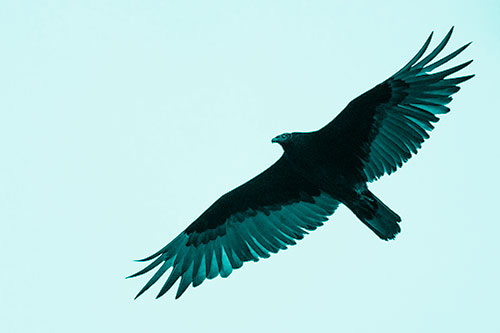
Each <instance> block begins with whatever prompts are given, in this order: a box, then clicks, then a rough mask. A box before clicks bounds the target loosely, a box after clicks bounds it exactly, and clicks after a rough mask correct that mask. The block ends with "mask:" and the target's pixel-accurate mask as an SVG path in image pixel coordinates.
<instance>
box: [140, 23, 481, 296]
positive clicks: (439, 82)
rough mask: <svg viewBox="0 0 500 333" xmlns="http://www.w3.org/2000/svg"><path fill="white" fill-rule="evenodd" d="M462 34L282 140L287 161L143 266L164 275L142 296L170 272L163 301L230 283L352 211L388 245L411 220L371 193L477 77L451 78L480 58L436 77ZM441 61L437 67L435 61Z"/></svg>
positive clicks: (221, 202) (223, 200)
mask: <svg viewBox="0 0 500 333" xmlns="http://www.w3.org/2000/svg"><path fill="white" fill-rule="evenodd" d="M452 32H453V28H452V29H451V30H450V31H449V32H448V34H447V35H446V36H445V37H444V39H443V40H442V41H441V43H440V44H439V45H438V46H437V47H436V48H435V49H434V50H433V51H432V52H430V53H429V55H427V56H426V57H424V58H423V55H424V53H425V51H426V50H427V48H428V46H429V44H430V41H431V38H432V33H431V35H430V36H429V38H428V39H427V40H426V42H425V43H424V45H423V46H422V48H421V49H420V50H419V51H418V53H417V54H416V55H415V57H413V58H412V59H411V60H410V61H409V62H408V63H407V64H406V65H405V66H404V67H403V68H401V70H399V71H398V72H397V73H396V74H394V75H393V76H391V77H390V78H388V79H387V80H385V81H384V82H382V83H380V84H379V85H377V86H376V87H374V88H373V89H371V90H369V91H367V92H366V93H364V94H362V95H361V96H359V97H357V98H356V99H354V100H353V101H351V102H350V103H349V104H348V105H347V107H346V108H345V109H344V110H343V111H342V112H341V113H340V114H339V115H338V116H337V117H336V118H335V119H333V120H332V121H331V122H330V123H329V124H327V125H326V126H325V127H323V128H321V129H320V130H317V131H314V132H308V133H285V134H281V135H279V136H277V137H275V138H274V139H272V142H275V143H279V144H280V145H281V146H282V147H283V150H284V152H283V155H282V156H281V157H280V159H279V160H278V161H277V162H276V163H274V164H273V165H272V166H271V167H269V168H268V169H267V170H265V171H264V172H262V173H261V174H259V175H258V176H256V177H255V178H253V179H251V180H250V181H248V182H247V183H245V184H243V185H241V186H239V187H237V188H235V189H234V190H232V191H230V192H228V193H226V194H224V195H223V196H222V197H220V198H219V199H218V200H217V201H215V202H214V203H213V204H212V206H210V207H209V208H208V209H207V210H206V211H205V212H204V213H203V214H201V216H200V217H198V218H197V219H196V220H195V221H194V222H193V223H191V225H189V226H188V227H187V228H186V229H185V230H184V231H183V232H181V233H180V235H178V236H177V237H176V238H175V239H174V240H173V241H171V242H170V243H169V244H167V245H166V246H165V247H164V248H162V249H161V250H160V251H158V252H156V253H155V254H153V255H151V256H149V257H147V258H145V259H142V260H140V261H149V260H153V261H152V262H151V263H150V264H149V265H148V266H147V267H145V268H144V269H143V270H141V271H139V272H137V273H136V274H134V275H132V276H130V277H135V276H139V275H142V274H144V273H147V272H149V271H151V270H153V269H155V268H157V271H156V272H155V274H154V275H153V276H152V277H151V279H150V280H149V281H148V282H147V283H146V285H145V286H144V288H142V290H141V291H140V292H139V293H138V294H137V296H136V298H137V297H139V296H140V295H141V294H142V293H144V292H145V291H146V290H148V289H149V288H150V287H151V286H152V285H153V284H154V283H155V282H156V281H158V279H159V278H160V277H161V276H162V275H163V274H164V273H165V272H166V271H167V270H169V269H171V271H170V275H169V276H168V278H167V281H166V282H165V283H164V285H163V287H162V288H161V290H160V292H159V294H158V296H157V297H160V296H162V295H163V294H165V293H166V292H167V291H168V290H169V289H170V288H171V287H172V286H173V284H174V283H175V282H176V281H177V280H178V279H179V278H180V283H179V287H178V289H177V294H176V298H178V297H180V296H181V295H182V294H183V293H184V291H185V290H186V289H187V287H189V285H191V284H192V285H193V287H196V286H198V285H200V284H201V283H202V282H203V281H204V280H205V279H213V278H215V277H217V276H218V275H220V276H222V277H227V276H229V275H230V274H231V272H232V271H233V270H234V269H237V268H240V267H241V266H242V265H243V263H245V262H246V261H250V260H252V261H258V260H259V258H268V257H269V256H270V253H276V252H278V251H279V250H284V249H286V248H287V247H288V246H290V245H294V244H295V243H296V241H297V240H300V239H302V238H303V237H304V235H305V234H307V233H308V231H312V230H315V229H316V228H317V227H320V226H322V225H323V223H324V222H325V221H326V220H327V219H328V217H329V216H330V215H332V214H333V212H334V211H335V209H336V208H337V207H338V206H339V204H341V203H342V204H344V205H346V206H347V207H348V208H349V209H350V210H351V211H352V212H353V213H354V214H355V215H356V216H357V217H358V218H359V219H360V220H361V222H363V223H364V224H365V225H366V226H367V227H368V228H370V229H371V230H372V231H373V232H374V233H375V234H376V235H377V236H378V237H380V238H381V239H383V240H389V239H393V238H394V237H395V236H396V234H398V233H399V232H400V230H401V229H400V227H399V222H400V221H401V218H400V217H399V216H398V215H397V214H396V213H395V212H393V211H392V210H391V209H390V208H389V207H387V206H386V205H385V204H384V203H383V202H382V201H380V199H378V198H377V197H376V196H375V195H374V194H373V193H371V192H370V191H369V190H368V188H367V183H369V182H372V181H374V180H376V179H378V178H380V177H381V176H383V175H384V174H386V173H387V174H391V173H392V172H394V171H396V169H397V168H398V167H401V166H402V165H403V163H404V162H406V161H407V160H408V159H409V158H410V157H411V156H412V155H413V154H416V153H417V150H418V149H419V148H420V147H421V145H422V143H423V142H424V140H425V139H427V138H429V134H428V132H429V131H431V130H432V129H433V128H434V126H433V123H436V122H437V121H438V120H439V118H438V117H437V115H440V114H444V113H447V112H448V111H450V109H449V108H448V107H446V106H445V105H446V104H448V103H449V102H450V101H451V99H452V98H451V95H452V94H454V93H456V92H457V91H458V90H459V89H460V88H459V87H458V84H459V83H462V82H464V81H466V80H469V79H470V78H472V77H473V76H474V75H467V76H461V77H455V78H448V77H449V76H450V75H452V74H454V73H456V72H458V71H460V70H461V69H463V68H465V67H466V66H468V65H469V64H470V63H471V62H472V60H470V61H467V62H465V63H463V64H461V65H458V66H455V67H452V68H450V69H447V70H442V71H439V72H433V71H434V70H435V69H437V68H439V67H440V66H441V65H444V64H445V63H447V62H448V61H450V60H451V59H453V58H455V57H456V56H457V55H458V54H460V53H461V52H462V51H463V50H465V49H466V48H467V46H468V45H469V44H470V43H469V44H466V45H464V46H462V47H461V48H459V49H458V50H456V51H454V52H452V53H450V54H449V55H447V56H445V57H443V58H441V59H440V60H437V61H434V59H435V58H436V56H437V55H438V54H439V53H440V52H441V51H442V50H443V48H444V47H445V46H446V44H447V43H448V41H449V39H450V37H451V34H452ZM433 61H434V62H433Z"/></svg>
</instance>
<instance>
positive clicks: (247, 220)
mask: <svg viewBox="0 0 500 333" xmlns="http://www.w3.org/2000/svg"><path fill="white" fill-rule="evenodd" d="M338 205H339V202H338V201H336V200H334V199H333V198H332V197H331V196H329V195H328V194H326V193H324V192H322V191H320V190H319V189H317V188H316V187H315V186H314V185H312V184H311V183H309V182H308V181H307V180H305V179H304V178H302V177H301V176H299V175H298V174H297V173H296V172H295V171H293V169H292V168H291V167H290V165H289V162H288V160H287V159H286V158H285V157H281V159H279V160H278V161H277V162H276V163H275V164H273V165H272V166H271V167H270V168H269V169H267V170H266V171H264V172H262V173H261V174H260V175H258V176H256V177H255V178H253V179H252V180H250V181H249V182H247V183H245V184H243V185H241V186H240V187H238V188H236V189H234V190H232V191H231V192H228V193H226V194H225V195H223V196H222V197H221V198H219V199H218V200H217V201H216V202H215V203H214V204H213V205H212V206H211V207H210V208H208V209H207V210H206V211H205V212H204V213H203V214H202V215H201V216H200V217H199V218H198V219H197V220H196V221H194V222H193V223H192V224H191V225H190V226H189V227H188V228H187V229H186V230H184V231H183V232H182V233H181V234H180V235H179V236H177V237H176V238H175V239H174V240H173V241H172V242H170V243H169V244H168V245H167V246H165V247H164V248H163V249H161V250H160V251H158V252H157V253H155V254H153V255H152V256H150V257H148V258H145V259H143V260H141V261H147V260H153V259H155V260H154V261H153V262H152V263H151V264H150V265H149V266H147V267H146V268H144V269H143V270H141V271H139V272H138V273H136V274H134V275H132V276H130V277H135V276H138V275H142V274H144V273H146V272H149V271H150V270H152V269H154V268H157V267H159V268H158V270H157V271H156V273H155V274H154V275H153V277H152V278H151V279H150V280H149V281H148V283H147V284H146V285H145V286H144V288H142V290H141V291H140V292H139V293H138V294H137V296H136V298H137V297H139V296H140V295H141V294H142V293H143V292H145V291H146V290H147V289H148V288H149V287H151V286H152V285H153V284H154V283H155V282H156V281H157V280H158V279H159V278H160V277H161V276H162V275H163V274H164V273H165V272H166V271H167V270H168V269H169V268H172V270H171V272H170V275H169V277H168V279H167V281H166V282H165V284H164V285H163V288H162V289H161V290H160V293H159V294H158V296H157V297H160V296H162V295H163V294H164V293H166V292H167V291H168V290H169V289H170V288H171V287H172V285H173V284H174V283H175V282H176V281H177V279H179V278H180V279H181V282H180V284H179V287H178V289H177V294H176V298H178V297H180V296H181V295H182V293H183V292H184V291H185V290H186V288H187V287H188V286H189V285H190V284H192V285H193V287H196V286H198V285H200V284H201V283H202V282H203V281H204V280H205V279H213V278H215V277H216V276H218V275H221V276H222V277H227V276H229V274H231V272H232V271H233V269H237V268H240V267H241V266H242V265H243V263H244V262H246V261H250V260H253V261H258V260H259V258H268V257H269V256H270V253H276V252H278V251H279V250H284V249H286V248H287V247H288V246H290V245H294V244H295V240H299V239H302V238H303V236H304V234H307V231H311V230H315V229H316V228H317V227H319V226H321V225H322V224H323V222H325V221H326V220H327V216H329V215H331V214H333V212H334V211H335V209H336V208H337V207H338Z"/></svg>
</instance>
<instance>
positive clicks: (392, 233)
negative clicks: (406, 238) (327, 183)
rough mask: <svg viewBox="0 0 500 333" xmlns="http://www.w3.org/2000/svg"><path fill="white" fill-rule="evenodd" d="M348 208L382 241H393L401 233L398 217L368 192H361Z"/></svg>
mask: <svg viewBox="0 0 500 333" xmlns="http://www.w3.org/2000/svg"><path fill="white" fill-rule="evenodd" d="M348 207H349V208H350V209H351V210H352V212H353V213H354V214H355V215H356V216H357V217H358V218H359V219H360V220H361V222H363V223H364V224H365V225H366V226H367V227H368V228H370V229H371V230H372V231H373V232H374V233H375V234H376V235H377V236H378V237H380V238H381V239H383V240H390V239H394V238H395V237H396V235H397V234H398V233H399V232H400V231H401V228H400V227H399V224H398V223H399V222H401V218H400V217H399V215H398V214H396V213H395V212H393V211H392V210H391V209H390V208H389V207H387V206H386V205H385V204H384V203H383V202H382V201H380V199H379V198H377V197H376V196H375V195H374V194H373V193H371V192H370V191H368V190H366V191H363V193H362V194H361V196H360V198H359V200H358V201H357V202H355V203H353V204H350V205H348Z"/></svg>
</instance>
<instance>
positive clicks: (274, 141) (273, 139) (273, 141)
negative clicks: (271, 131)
mask: <svg viewBox="0 0 500 333" xmlns="http://www.w3.org/2000/svg"><path fill="white" fill-rule="evenodd" d="M277 142H279V141H278V137H275V138H272V140H271V143H277Z"/></svg>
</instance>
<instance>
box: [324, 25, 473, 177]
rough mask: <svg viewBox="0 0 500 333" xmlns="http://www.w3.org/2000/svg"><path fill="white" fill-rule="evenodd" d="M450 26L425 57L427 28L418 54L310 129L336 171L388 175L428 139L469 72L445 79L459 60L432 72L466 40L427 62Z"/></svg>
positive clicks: (367, 175) (427, 42)
mask: <svg viewBox="0 0 500 333" xmlns="http://www.w3.org/2000/svg"><path fill="white" fill-rule="evenodd" d="M452 31H453V28H451V30H450V31H449V32H448V34H447V35H446V36H445V37H444V39H443V41H441V43H440V44H439V45H438V46H437V47H436V48H435V49H434V50H433V51H432V52H431V53H430V54H429V55H427V56H426V57H423V58H422V56H423V55H424V53H425V51H426V50H427V47H428V46H429V43H430V41H431V38H432V33H431V35H430V36H429V38H428V39H427V41H426V42H425V43H424V45H423V46H422V48H421V49H420V50H419V51H418V53H417V54H416V55H415V56H414V57H413V58H412V59H411V60H410V62H408V64H406V65H405V66H404V67H403V68H401V70H399V71H398V72H397V73H396V74H394V75H393V76H391V77H390V78H389V79H387V80H385V81H384V82H382V83H381V84H379V85H377V86H376V87H374V88H373V89H371V90H369V91H367V92H366V93H364V94H362V95H361V96H359V97H357V98H356V99H354V100H353V101H351V102H350V103H349V104H348V105H347V107H346V108H345V109H344V110H343V111H342V112H341V113H340V114H339V115H338V116H337V117H336V118H335V119H333V120H332V121H331V122H330V123H329V124H328V125H326V126H325V127H323V128H322V129H320V130H319V131H317V132H315V133H316V134H317V136H318V138H320V140H321V142H322V143H324V144H325V145H327V146H328V145H330V144H331V145H332V147H330V148H328V149H329V151H330V152H332V154H333V155H336V156H331V157H332V158H333V159H335V157H337V159H336V160H337V161H338V163H339V169H340V170H344V169H345V170H349V172H355V173H356V175H355V176H356V178H357V179H359V180H363V181H373V180H376V179H378V178H379V177H381V176H382V175H384V174H385V173H387V174H391V173H392V172H394V171H396V169H397V168H398V167H401V166H402V165H403V163H404V162H406V161H407V160H408V159H409V158H410V157H411V156H412V154H416V153H417V150H418V149H419V148H420V147H421V144H422V143H423V141H424V140H425V139H427V138H429V134H428V132H429V131H431V130H432V129H433V128H434V126H433V125H432V123H435V122H437V121H438V120H439V118H438V117H437V115H439V114H444V113H447V112H449V111H450V109H449V108H448V107H446V106H445V105H446V104H448V103H449V102H450V101H451V100H452V98H451V95H452V94H454V93H456V92H457V91H458V90H459V89H460V88H459V87H458V84H459V83H462V82H464V81H466V80H469V79H470V78H472V77H473V76H474V75H468V76H462V77H456V78H447V77H448V76H450V75H452V74H454V73H456V72H458V71H459V70H461V69H463V68H465V67H466V66H468V65H469V64H470V63H471V62H472V60H470V61H467V62H465V63H463V64H460V65H458V66H455V67H453V68H450V69H448V70H443V71H440V72H437V73H433V71H434V70H435V69H436V68H439V67H440V66H441V65H444V64H445V63H447V62H448V61H450V60H451V59H453V58H455V57H456V56H457V55H458V54H460V53H461V52H462V51H463V50H465V49H466V48H467V46H469V44H470V43H469V44H466V45H464V46H462V47H461V48H459V49H458V50H456V51H454V52H452V53H450V54H449V55H447V56H445V57H443V58H442V59H440V60H437V61H434V62H433V63H431V62H432V61H433V60H434V59H435V58H436V56H437V55H438V54H439V53H440V52H441V51H442V50H443V48H444V47H445V46H446V44H447V43H448V41H449V39H450V37H451V34H452Z"/></svg>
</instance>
